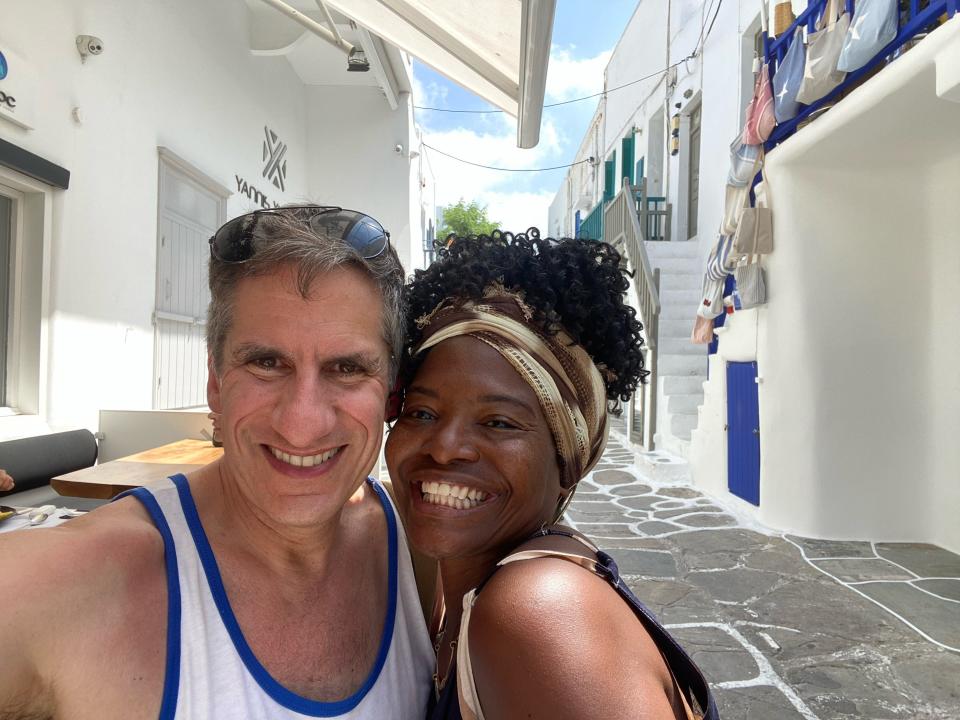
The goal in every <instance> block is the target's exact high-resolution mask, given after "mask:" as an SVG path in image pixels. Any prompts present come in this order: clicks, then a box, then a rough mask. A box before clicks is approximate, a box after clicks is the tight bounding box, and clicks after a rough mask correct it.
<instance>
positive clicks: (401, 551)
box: [129, 475, 435, 720]
mask: <svg viewBox="0 0 960 720" xmlns="http://www.w3.org/2000/svg"><path fill="white" fill-rule="evenodd" d="M368 482H369V484H370V487H371V488H372V489H373V490H374V491H376V493H377V496H378V497H379V498H380V503H381V504H382V506H383V511H384V514H385V515H386V519H387V534H388V537H389V545H388V572H389V577H388V588H389V598H388V601H387V615H386V620H385V623H384V627H383V630H382V634H381V638H380V649H379V652H378V654H377V658H376V661H375V663H374V666H373V669H372V670H371V671H370V674H369V676H368V677H367V679H366V681H365V682H364V683H363V685H362V686H361V687H360V689H359V690H357V692H356V693H354V694H353V695H351V696H350V697H347V698H344V699H343V700H338V701H336V702H318V701H316V700H310V699H308V698H305V697H302V696H300V695H297V694H296V693H293V692H291V691H289V690H287V689H286V688H284V687H283V686H282V685H280V684H279V683H278V682H277V681H276V680H274V679H273V678H272V677H271V676H270V674H269V673H268V672H267V671H266V669H265V668H264V667H263V666H262V665H261V664H260V663H259V661H258V660H257V658H256V657H255V656H254V654H253V652H252V651H251V650H250V646H249V645H247V641H246V640H245V639H244V637H243V633H242V631H241V630H240V626H239V624H238V623H237V620H236V618H235V617H234V614H233V610H232V609H231V607H230V603H229V601H228V599H227V595H226V592H225V591H224V588H223V581H222V580H221V578H220V571H219V569H218V567H217V561H216V558H215V557H214V555H213V551H212V550H211V548H210V543H209V542H208V540H207V536H206V534H205V533H204V531H203V526H202V525H201V523H200V518H199V515H198V514H197V508H196V505H194V502H193V497H192V495H191V494H190V486H189V485H188V483H187V479H186V478H185V477H184V476H183V475H175V476H173V477H171V478H169V479H167V480H164V481H162V482H160V483H156V484H154V485H153V486H151V487H150V488H138V489H136V490H133V491H131V492H130V493H129V494H131V495H133V496H134V497H136V498H137V499H138V500H140V502H141V503H143V505H144V506H145V507H146V509H147V511H148V512H149V513H150V515H151V516H152V518H153V521H154V523H155V524H156V526H157V528H158V529H159V531H160V534H161V535H162V536H163V541H164V547H165V558H166V566H167V591H168V612H167V660H166V674H165V679H164V687H163V701H162V704H161V709H160V720H188V719H189V720H199V719H201V718H203V719H206V718H217V719H220V718H231V719H233V718H237V719H241V718H242V719H243V720H260V719H261V718H263V719H264V720H266V719H267V718H269V719H270V720H287V719H288V718H289V719H292V718H312V717H324V718H349V719H350V720H366V719H368V718H369V719H370V720H389V719H390V718H396V719H397V720H412V719H414V718H422V717H424V716H425V715H426V707H427V699H428V697H429V693H430V688H431V673H432V672H433V666H434V664H435V660H434V655H433V648H432V647H431V646H430V640H429V637H428V634H427V629H426V627H425V624H424V621H423V615H422V614H421V610H420V600H419V597H418V595H417V586H416V582H415V580H414V575H413V567H412V565H411V562H410V554H409V552H408V550H407V542H406V538H405V536H404V533H403V530H402V528H401V527H400V526H399V524H398V523H397V518H396V512H395V510H394V507H393V504H392V502H391V500H390V498H389V497H388V496H387V493H386V492H385V491H384V489H383V488H382V487H381V486H380V484H379V483H377V482H376V481H375V480H373V479H370V480H368Z"/></svg>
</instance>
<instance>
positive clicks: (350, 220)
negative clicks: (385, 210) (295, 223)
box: [210, 205, 390, 263]
mask: <svg viewBox="0 0 960 720" xmlns="http://www.w3.org/2000/svg"><path fill="white" fill-rule="evenodd" d="M291 210H292V211H294V212H295V213H296V217H297V219H300V220H304V221H306V222H308V223H309V224H310V227H311V229H312V230H313V231H314V232H317V233H320V234H323V235H326V236H327V237H330V238H335V239H337V240H340V241H341V242H343V243H346V244H347V245H348V246H350V247H352V248H353V249H354V250H356V251H357V252H358V253H359V254H360V256H361V257H362V258H364V259H365V260H370V259H372V258H375V257H377V256H378V255H380V254H382V253H383V251H384V250H386V249H387V246H388V245H389V244H390V233H388V232H387V231H386V230H384V229H383V226H382V225H381V224H380V223H378V222H377V221H376V220H374V219H373V218H372V217H370V216H369V215H364V214H363V213H361V212H357V211H356V210H344V209H343V208H339V207H332V206H325V205H287V206H285V207H279V208H267V209H265V210H254V211H253V212H250V213H246V214H245V215H240V216H239V217H235V218H234V219H233V220H229V221H227V222H226V223H224V224H223V225H221V226H220V229H219V230H217V231H216V232H215V233H214V234H213V237H211V238H210V254H211V255H212V256H213V257H215V258H216V259H217V260H219V261H220V262H225V263H242V262H246V261H247V260H249V259H250V258H251V257H253V252H254V247H253V233H254V230H256V227H257V220H258V219H259V218H260V217H261V216H263V215H269V214H277V213H284V212H287V211H291Z"/></svg>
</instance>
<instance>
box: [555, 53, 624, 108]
mask: <svg viewBox="0 0 960 720" xmlns="http://www.w3.org/2000/svg"><path fill="white" fill-rule="evenodd" d="M572 50H573V48H562V47H558V46H556V45H554V46H553V47H552V48H551V50H550V66H549V67H548V68H547V102H559V101H563V100H572V99H573V98H578V97H585V96H587V95H593V94H594V93H598V92H601V91H602V90H603V71H604V70H605V69H606V67H607V63H608V62H609V61H610V55H611V51H610V50H604V51H603V52H602V53H600V54H599V55H595V56H594V57H591V58H576V57H574V56H573V54H572V52H571V51H572Z"/></svg>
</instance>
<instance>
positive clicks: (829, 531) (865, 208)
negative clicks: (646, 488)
mask: <svg viewBox="0 0 960 720" xmlns="http://www.w3.org/2000/svg"><path fill="white" fill-rule="evenodd" d="M958 40H960V25H958V24H957V23H953V24H952V25H948V26H946V27H944V28H941V29H939V30H937V31H936V32H935V33H933V34H931V36H930V37H929V38H928V39H927V40H925V41H924V43H922V44H921V45H919V46H918V47H916V48H914V49H913V50H911V51H910V52H909V53H908V54H906V55H905V56H903V57H902V58H900V59H898V60H897V61H896V63H894V64H893V65H891V66H889V67H887V68H886V69H885V70H884V71H883V72H882V73H880V74H879V75H877V76H876V77H874V78H873V79H872V80H871V81H870V82H869V83H868V84H866V85H864V86H862V87H861V88H859V89H857V90H856V91H854V92H853V93H851V94H850V96H849V97H848V98H846V99H845V100H844V101H843V102H842V103H841V104H839V105H837V106H836V107H834V108H833V109H831V110H830V111H829V113H827V114H826V115H824V116H823V117H822V118H819V119H818V120H816V122H814V123H813V124H812V125H811V126H809V127H807V128H805V129H803V130H802V131H800V132H799V133H798V134H796V135H795V136H793V137H792V138H791V139H790V140H788V141H787V142H785V143H784V144H782V145H781V146H779V147H778V148H777V149H776V150H774V151H773V152H771V153H770V154H769V155H768V156H767V163H766V175H767V177H768V183H769V186H770V191H771V205H772V208H773V215H774V235H775V252H774V253H773V254H771V255H769V256H767V257H766V258H765V259H764V264H765V267H766V271H767V283H768V293H769V295H768V299H769V303H768V305H767V306H766V307H765V308H763V309H761V310H759V311H757V312H750V313H737V314H735V315H734V316H733V318H732V319H730V320H728V328H727V329H726V330H725V331H724V333H723V334H722V335H721V340H720V351H719V361H714V363H715V364H714V365H712V375H711V381H710V383H708V387H707V398H706V401H705V404H704V407H703V410H702V412H701V417H700V426H699V428H698V430H697V433H696V434H695V437H694V443H693V448H692V452H691V463H692V465H693V472H694V479H695V482H696V483H697V484H698V485H702V486H703V487H705V488H708V489H710V490H711V491H712V492H716V493H719V494H721V495H722V494H724V493H725V492H726V447H725V446H726V443H725V437H724V432H723V424H722V423H724V422H725V417H724V416H723V413H722V412H721V411H722V409H723V408H725V403H726V398H725V388H724V387H723V380H722V373H723V368H722V362H721V361H722V360H724V359H732V360H752V359H756V360H757V362H758V366H759V373H760V376H761V379H762V382H761V384H760V386H759V401H760V447H761V475H760V478H761V479H760V506H759V508H755V509H751V510H750V512H752V513H754V514H755V515H756V517H757V518H758V519H759V520H760V521H761V522H764V523H766V524H768V525H770V526H773V527H777V528H781V529H784V530H789V531H792V532H797V533H800V534H803V535H808V536H815V537H833V538H865V537H867V538H871V539H877V540H890V541H922V542H933V543H936V544H939V545H942V546H944V547H947V548H949V549H952V550H957V549H960V524H958V523H957V522H956V516H957V512H958V510H960V490H958V484H957V468H958V467H960V450H958V444H957V442H956V438H957V437H958V434H960V413H958V412H957V408H958V402H960V401H958V398H960V392H958V389H960V388H958V380H957V373H956V361H955V358H956V353H957V351H958V350H960V347H958V344H960V343H958V340H957V337H956V332H954V331H953V329H952V327H953V326H954V325H955V324H956V319H957V311H956V297H957V296H958V295H960V271H958V268H960V251H958V250H957V247H956V242H955V238H956V227H957V226H958V222H960V208H958V205H957V203H956V198H955V192H954V189H955V187H956V186H957V185H956V183H957V182H958V180H960V144H958V142H957V139H956V133H955V128H956V127H958V126H960V104H957V103H951V102H948V101H946V100H943V99H940V98H937V97H936V95H935V94H934V88H935V86H936V79H937V78H936V75H937V70H936V64H937V61H938V60H940V61H941V62H942V63H943V64H946V57H947V51H946V50H945V48H948V47H950V43H951V42H953V43H955V42H957V41H958ZM958 69H960V67H958V66H957V65H956V64H953V65H952V66H951V70H952V71H954V72H956V71H957V70H958ZM920 126H923V127H924V128H925V132H924V133H923V136H922V137H921V136H918V135H916V134H915V133H914V132H913V131H912V129H915V128H917V127H920ZM751 318H753V319H751ZM754 353H755V354H754ZM727 497H730V496H729V495H727ZM742 506H743V507H744V508H750V506H747V505H746V504H745V503H743V504H742Z"/></svg>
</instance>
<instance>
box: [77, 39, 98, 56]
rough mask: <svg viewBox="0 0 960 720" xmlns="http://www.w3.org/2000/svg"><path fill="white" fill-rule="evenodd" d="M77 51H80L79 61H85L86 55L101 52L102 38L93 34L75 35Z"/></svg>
mask: <svg viewBox="0 0 960 720" xmlns="http://www.w3.org/2000/svg"><path fill="white" fill-rule="evenodd" d="M77 52H78V53H80V62H86V61H87V55H99V54H100V53H102V52H103V40H101V39H100V38H98V37H95V36H93V35H77Z"/></svg>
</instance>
